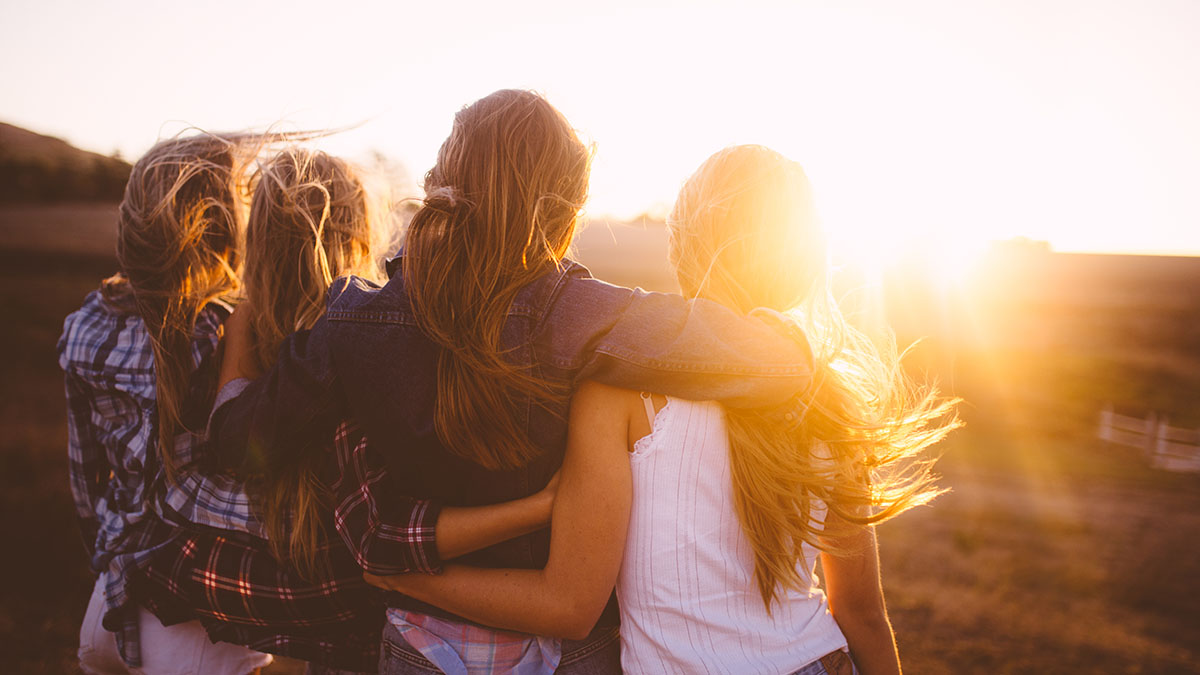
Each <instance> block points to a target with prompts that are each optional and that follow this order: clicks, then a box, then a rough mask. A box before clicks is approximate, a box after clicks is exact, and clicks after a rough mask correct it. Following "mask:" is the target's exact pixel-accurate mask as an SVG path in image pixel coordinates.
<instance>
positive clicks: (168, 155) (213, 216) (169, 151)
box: [103, 134, 253, 477]
mask: <svg viewBox="0 0 1200 675" xmlns="http://www.w3.org/2000/svg"><path fill="white" fill-rule="evenodd" d="M248 141H249V137H225V136H219V135H212V134H199V135H195V136H188V137H180V138H174V139H171V140H167V141H162V142H160V143H159V144H158V145H155V146H154V147H153V148H151V149H150V151H149V152H147V153H146V154H145V156H143V157H142V158H141V159H139V160H138V161H137V163H136V164H134V166H133V170H132V172H131V173H130V176H129V182H128V184H127V185H126V188H125V197H124V200H123V201H122V202H121V207H120V212H119V217H118V224H117V261H118V263H119V266H120V270H121V272H120V274H119V275H117V276H116V277H113V278H112V279H109V280H107V281H106V282H105V284H104V286H103V290H104V294H105V297H106V298H108V299H109V300H110V301H111V302H114V303H121V304H125V305H130V304H132V306H133V309H134V310H135V311H136V312H137V314H138V315H139V316H140V317H141V318H142V320H143V321H144V322H145V325H146V329H147V331H148V332H149V334H150V339H151V344H152V346H153V350H154V369H155V378H156V384H157V390H156V396H157V406H158V412H159V423H158V436H159V438H158V440H159V452H160V454H161V456H162V460H163V463H164V466H165V468H166V470H167V474H168V476H171V477H173V476H174V470H175V466H174V462H173V458H172V457H173V456H172V448H173V444H174V437H175V435H176V434H177V433H179V432H180V431H181V430H182V422H181V418H182V409H183V403H184V399H185V397H186V395H187V393H188V389H189V378H190V375H191V371H192V369H193V367H194V366H193V364H192V351H191V341H192V331H193V328H194V326H195V323H196V319H197V317H198V316H199V314H200V312H201V310H203V308H204V307H205V305H207V304H208V303H209V302H211V301H212V300H214V299H217V298H220V297H222V296H225V295H228V294H230V293H232V292H233V291H235V290H236V289H237V287H238V266H239V265H240V263H241V248H242V237H243V228H244V222H245V217H244V211H245V200H244V190H243V182H242V176H243V170H244V168H245V165H246V163H247V161H248V160H249V158H250V157H251V156H252V155H253V150H252V149H248V148H247V145H248Z"/></svg>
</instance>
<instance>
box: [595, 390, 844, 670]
mask: <svg viewBox="0 0 1200 675" xmlns="http://www.w3.org/2000/svg"><path fill="white" fill-rule="evenodd" d="M651 412H652V410H651ZM630 460H631V465H632V469H633V511H632V513H631V515H630V520H629V534H628V536H627V538H626V542H625V557H624V559H623V560H622V561H621V573H620V576H619V577H618V579H617V596H618V598H619V599H620V604H621V666H622V668H623V669H624V670H625V672H626V673H683V674H688V675H690V674H692V673H780V674H784V673H792V672H795V671H796V670H798V669H799V668H801V667H802V666H805V665H807V664H809V663H812V662H813V661H816V660H817V659H819V658H821V657H822V656H824V655H826V654H828V653H829V652H832V651H834V650H837V649H841V648H843V647H845V646H846V638H845V637H843V636H842V632H841V630H840V629H839V628H838V626H837V623H836V622H834V620H833V616H832V615H831V614H830V613H829V606H828V603H827V602H826V599H825V594H824V592H822V591H821V589H820V588H819V587H818V585H817V579H816V576H815V574H814V569H813V568H814V566H815V564H816V551H815V550H814V549H813V548H812V547H810V546H805V547H804V563H803V564H804V569H803V570H802V573H803V575H804V578H806V579H808V580H809V581H810V587H809V589H808V590H807V592H796V591H791V592H788V593H787V594H786V595H782V596H781V598H780V601H779V602H777V603H776V604H774V605H773V607H772V609H773V612H774V614H773V616H772V615H768V614H767V612H766V609H765V608H764V607H763V602H762V596H761V595H760V594H759V592H758V585H757V584H756V583H755V581H754V559H753V555H752V553H751V549H750V542H749V540H748V539H746V536H745V535H744V534H743V533H742V528H741V525H740V524H739V522H738V518H737V514H736V513H735V512H734V505H733V484H732V482H731V478H730V471H729V439H728V435H727V434H726V429H725V415H724V411H723V410H722V408H721V406H720V405H719V404H717V403H712V402H694V401H684V400H681V399H669V400H668V401H667V405H666V407H664V408H663V409H662V410H660V411H659V412H658V415H657V417H655V419H654V424H653V430H652V431H651V433H650V435H648V436H646V437H644V438H642V439H641V440H639V441H638V442H637V444H636V445H635V447H634V452H633V454H632V456H631V457H630ZM821 508H823V505H821ZM818 515H819V514H818Z"/></svg>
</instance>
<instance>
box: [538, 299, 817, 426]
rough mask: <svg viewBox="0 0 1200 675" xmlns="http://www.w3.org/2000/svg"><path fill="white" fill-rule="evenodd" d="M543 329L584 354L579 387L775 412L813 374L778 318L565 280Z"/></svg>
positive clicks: (801, 340)
mask: <svg viewBox="0 0 1200 675" xmlns="http://www.w3.org/2000/svg"><path fill="white" fill-rule="evenodd" d="M581 308H585V309H586V311H581ZM764 319H766V320H764ZM547 323H549V324H552V325H553V327H554V332H553V333H549V332H547V334H548V335H552V336H553V337H554V338H555V339H556V340H558V341H559V342H560V343H562V344H568V345H572V347H571V349H572V350H580V351H581V352H582V354H583V356H582V363H581V368H580V370H579V371H578V373H577V374H576V378H577V381H578V380H582V379H592V380H595V381H597V382H601V383H603V384H607V385H610V386H614V387H621V388H625V389H631V390H634V391H639V390H650V391H656V392H660V393H663V394H668V395H672V396H676V397H680V398H687V399H693V400H719V401H721V402H722V403H725V404H728V405H730V406H733V407H773V406H780V405H785V404H788V403H789V402H790V401H791V399H792V398H793V397H794V396H796V395H797V394H798V393H800V392H802V391H803V390H804V389H805V388H806V387H807V386H808V385H809V383H810V382H811V378H812V373H813V358H812V352H811V350H810V349H809V346H808V342H807V340H806V339H805V337H804V335H803V334H802V333H801V332H800V331H799V330H796V329H794V328H793V327H792V326H791V325H790V324H788V323H787V322H785V321H784V320H782V319H780V318H779V317H778V315H777V314H775V315H770V314H769V315H767V316H765V317H761V318H760V317H759V316H758V315H757V313H756V315H755V316H743V315H741V314H738V313H737V312H734V311H733V310H730V309H729V308H727V307H724V306H723V305H720V304H717V303H714V302H710V301H707V300H690V301H689V300H686V299H684V298H683V297H681V296H678V295H672V294H665V293H647V292H645V291H641V290H630V289H626V288H620V287H614V286H610V285H608V284H605V283H603V282H600V281H597V280H594V279H572V280H571V281H570V282H568V284H567V285H566V287H565V288H564V289H563V291H562V293H561V295H560V297H559V298H558V300H557V301H556V302H555V304H554V308H553V310H552V314H551V315H550V317H549V318H548V319H547Z"/></svg>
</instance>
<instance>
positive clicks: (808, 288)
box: [668, 146, 958, 611]
mask: <svg viewBox="0 0 1200 675" xmlns="http://www.w3.org/2000/svg"><path fill="white" fill-rule="evenodd" d="M668 227H669V229H670V258H671V262H672V264H673V265H674V267H675V272H676V276H677V277H678V279H679V283H680V286H681V287H682V289H683V291H684V294H685V295H689V296H698V297H704V298H708V299H710V300H714V301H716V302H720V303H722V304H725V305H727V306H729V307H731V308H734V309H737V310H740V311H743V312H748V311H749V310H751V309H753V308H755V307H759V306H765V307H771V308H773V309H775V310H778V311H781V312H786V313H788V315H789V316H790V317H791V318H792V319H793V320H794V321H795V322H796V323H797V324H798V325H799V327H800V328H801V330H802V331H803V333H804V334H805V336H806V337H807V338H808V340H809V342H810V344H811V345H812V347H813V352H814V357H815V363H814V374H813V382H812V384H811V385H810V386H809V388H808V390H807V391H805V392H803V393H802V394H801V400H802V403H803V404H804V405H805V406H806V411H805V415H804V418H803V419H802V421H801V423H800V424H799V426H798V427H795V426H793V425H792V424H791V423H789V422H787V421H785V420H782V419H779V417H778V416H777V415H771V414H767V413H764V412H761V411H753V410H728V411H726V412H727V416H726V419H727V422H728V425H727V426H728V432H729V441H730V469H731V473H732V477H733V488H734V503H735V506H736V510H737V514H738V518H739V521H740V523H741V525H742V529H743V531H744V532H745V533H746V535H747V537H748V539H749V540H750V544H751V548H752V550H753V552H754V568H755V569H754V572H755V580H756V582H757V585H758V588H759V591H760V593H761V595H762V599H763V603H764V605H765V606H766V607H767V609H768V611H770V609H771V603H772V601H773V600H774V599H775V598H776V597H777V593H778V592H779V590H780V589H789V588H790V589H797V590H802V591H803V590H806V586H805V583H807V581H808V580H807V579H806V577H805V575H806V572H805V573H802V572H801V571H800V570H802V569H804V566H803V565H802V564H801V563H802V560H801V558H802V555H803V550H802V548H801V546H800V544H801V543H807V544H809V545H812V546H816V547H819V548H823V549H826V550H834V551H838V550H839V549H838V545H837V544H836V539H830V538H829V537H828V535H829V534H830V533H828V532H825V533H824V534H825V535H826V536H825V538H824V539H822V538H821V536H822V530H823V529H824V528H823V520H824V519H823V518H822V517H820V516H819V515H818V513H819V512H818V511H816V510H815V509H814V505H815V503H816V502H817V501H820V502H822V503H823V504H824V505H825V507H826V508H827V513H830V514H834V515H836V516H838V517H839V518H840V519H841V520H843V521H847V522H850V523H859V524H868V523H876V522H881V521H883V520H886V519H888V518H891V517H893V516H895V515H898V514H899V513H902V512H903V511H905V510H907V509H909V508H912V507H913V506H916V505H919V504H923V503H926V502H928V501H929V500H930V499H932V498H933V497H935V496H936V495H937V494H938V493H939V491H938V490H937V489H936V488H935V487H934V486H933V484H932V480H933V479H932V474H931V473H930V462H929V461H927V460H923V459H921V458H920V457H919V453H920V452H921V451H922V450H923V449H924V448H926V447H928V446H929V445H931V444H933V443H935V442H937V441H939V440H941V439H942V438H943V437H944V436H945V435H946V434H947V433H948V432H949V431H950V430H951V429H953V428H954V427H955V426H957V424H958V422H957V420H955V419H953V417H952V415H951V413H952V409H953V403H954V402H953V401H948V400H946V399H942V398H940V397H938V396H937V393H936V391H935V390H933V389H932V388H928V387H917V386H914V385H913V384H912V383H911V382H910V381H909V380H908V379H907V378H906V377H905V376H904V374H903V370H902V368H901V367H900V363H899V357H898V356H897V354H896V351H895V347H894V346H893V345H892V344H890V342H889V343H888V344H885V345H883V346H877V345H876V344H874V343H873V342H872V341H871V340H870V339H868V338H867V336H865V335H864V334H862V333H861V332H860V331H858V330H856V329H855V328H854V327H853V326H851V325H849V324H848V323H847V322H846V321H845V319H844V318H843V317H842V315H841V313H840V312H839V311H838V307H837V303H836V302H835V301H834V300H833V298H832V296H831V294H830V292H829V283H828V276H829V266H828V262H827V260H828V258H827V253H826V246H825V239H824V236H823V233H822V231H821V229H820V227H819V226H818V223H817V218H816V212H815V209H814V207H813V202H812V194H811V188H810V186H809V182H808V179H807V177H806V176H805V175H804V171H803V169H801V168H800V166H799V165H798V164H796V163H795V162H792V161H790V160H788V159H787V158H785V157H783V156H782V155H780V154H779V153H777V152H774V151H772V150H769V149H767V148H764V147H761V146H737V147H731V148H727V149H725V150H722V151H720V152H718V153H716V154H715V155H713V156H712V157H710V158H709V159H708V160H707V161H705V162H704V163H703V164H702V165H701V166H700V168H699V169H697V170H696V172H695V173H694V174H693V175H692V176H691V177H690V178H689V179H688V181H687V182H686V183H685V184H684V186H683V188H682V189H681V190H680V193H679V198H678V200H677V201H676V203H675V206H674V208H673V209H672V211H671V214H670V216H669V217H668Z"/></svg>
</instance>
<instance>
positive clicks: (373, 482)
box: [334, 423, 442, 576]
mask: <svg viewBox="0 0 1200 675" xmlns="http://www.w3.org/2000/svg"><path fill="white" fill-rule="evenodd" d="M334 448H335V451H336V452H337V456H338V468H339V471H340V475H339V476H338V479H337V480H336V481H335V482H334V493H335V507H334V527H335V529H336V530H337V532H338V535H339V536H340V537H341V538H342V541H343V542H344V543H345V544H346V547H347V548H348V549H349V550H350V553H351V555H353V556H354V559H355V560H356V561H357V562H358V564H359V566H360V567H362V568H363V571H366V572H370V573H371V574H375V575H379V576H386V575H389V574H403V573H407V572H425V573H429V574H433V573H437V572H439V571H441V567H442V561H441V558H440V557H439V555H438V550H437V536H436V535H437V521H438V516H439V515H440V514H441V504H440V503H439V502H435V501H431V500H425V499H415V498H412V497H408V496H405V495H401V494H397V491H396V490H395V489H389V488H390V486H389V485H388V481H387V468H386V465H385V464H384V461H383V458H382V457H380V456H379V455H378V453H376V452H374V451H373V450H372V448H371V446H370V444H369V443H368V442H367V438H366V436H365V435H364V434H363V433H362V432H361V430H360V429H358V428H357V427H355V426H354V425H352V424H350V423H343V424H342V425H341V426H340V427H339V428H338V431H337V434H336V436H335V442H334Z"/></svg>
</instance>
